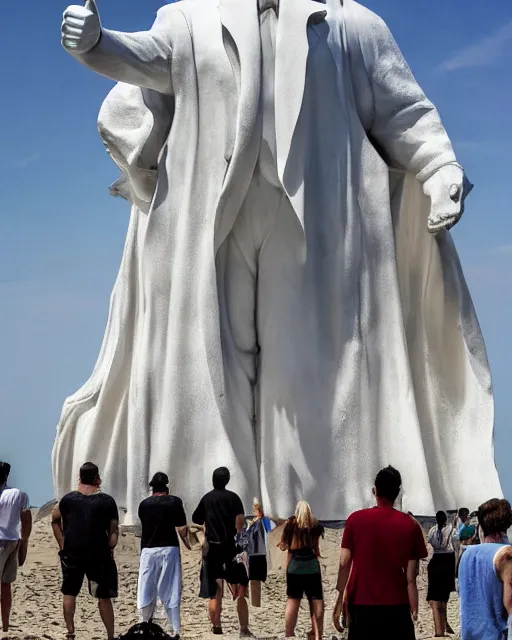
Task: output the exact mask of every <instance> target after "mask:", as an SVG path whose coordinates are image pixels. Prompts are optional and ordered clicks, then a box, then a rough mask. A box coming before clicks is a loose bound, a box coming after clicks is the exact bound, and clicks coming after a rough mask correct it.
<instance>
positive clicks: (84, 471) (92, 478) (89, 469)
mask: <svg viewBox="0 0 512 640" xmlns="http://www.w3.org/2000/svg"><path fill="white" fill-rule="evenodd" d="M99 478H100V470H99V469H98V467H97V466H96V465H95V464H94V463H93V462H86V463H85V464H83V465H82V466H81V467H80V482H81V483H82V484H86V485H90V486H91V487H93V486H94V485H95V484H96V483H97V482H98V480H99Z"/></svg>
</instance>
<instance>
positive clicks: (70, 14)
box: [64, 5, 91, 20]
mask: <svg viewBox="0 0 512 640" xmlns="http://www.w3.org/2000/svg"><path fill="white" fill-rule="evenodd" d="M90 15H91V12H90V11H88V10H87V9H85V8H84V7H80V6H78V5H72V6H70V7H68V8H67V9H66V11H64V19H65V20H67V19H69V18H74V19H77V20H85V19H86V18H88V17H89V16H90Z"/></svg>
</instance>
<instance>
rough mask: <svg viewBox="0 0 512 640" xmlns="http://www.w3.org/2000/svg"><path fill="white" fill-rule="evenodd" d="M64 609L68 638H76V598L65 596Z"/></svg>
mask: <svg viewBox="0 0 512 640" xmlns="http://www.w3.org/2000/svg"><path fill="white" fill-rule="evenodd" d="M62 609H63V611H64V622H65V623H66V629H67V632H68V636H74V635H75V610H76V597H75V596H64V598H63V601H62Z"/></svg>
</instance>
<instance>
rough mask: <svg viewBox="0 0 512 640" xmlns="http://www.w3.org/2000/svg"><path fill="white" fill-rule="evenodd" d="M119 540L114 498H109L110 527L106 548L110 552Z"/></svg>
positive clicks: (117, 511)
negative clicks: (108, 548) (107, 547)
mask: <svg viewBox="0 0 512 640" xmlns="http://www.w3.org/2000/svg"><path fill="white" fill-rule="evenodd" d="M118 539H119V510H118V508H117V504H116V501H115V500H114V498H110V525H109V531H108V546H109V547H110V549H112V551H113V550H114V549H115V548H116V547H117V541H118Z"/></svg>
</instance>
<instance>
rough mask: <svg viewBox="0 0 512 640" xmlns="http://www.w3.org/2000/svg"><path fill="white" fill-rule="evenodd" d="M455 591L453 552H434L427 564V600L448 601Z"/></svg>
mask: <svg viewBox="0 0 512 640" xmlns="http://www.w3.org/2000/svg"><path fill="white" fill-rule="evenodd" d="M453 591H455V554H454V553H434V555H433V556H432V559H431V560H430V562H429V564H428V590H427V600H428V602H431V601H434V602H448V600H449V599H450V594H451V593H452V592H453Z"/></svg>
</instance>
